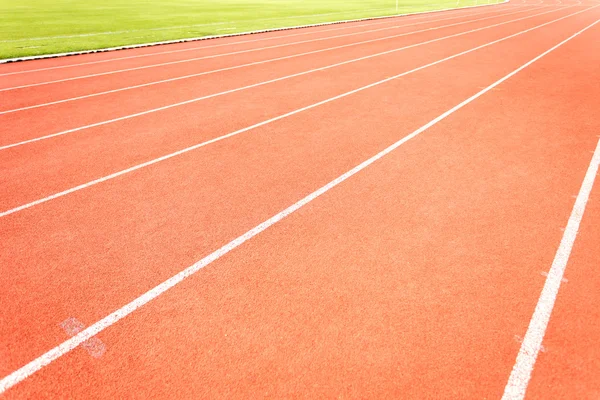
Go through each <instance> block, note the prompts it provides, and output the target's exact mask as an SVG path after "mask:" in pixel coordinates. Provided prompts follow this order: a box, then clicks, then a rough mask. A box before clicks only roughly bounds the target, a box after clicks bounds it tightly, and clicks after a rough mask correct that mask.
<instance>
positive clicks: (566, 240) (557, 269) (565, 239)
mask: <svg viewBox="0 0 600 400" xmlns="http://www.w3.org/2000/svg"><path fill="white" fill-rule="evenodd" d="M598 22H600V20H598V21H596V22H595V23H594V25H595V24H596V23H598ZM599 165H600V140H599V141H598V143H597V145H596V150H595V151H594V154H593V156H592V159H591V161H590V164H589V166H588V169H587V172H586V174H585V177H584V178H583V182H582V184H581V188H580V189H579V194H578V195H577V199H576V200H575V204H574V205H573V209H572V211H571V215H570V216H569V221H568V223H567V227H566V228H565V231H564V233H563V236H562V239H561V241H560V245H559V247H558V250H557V251H556V254H555V256H554V260H553V261H552V266H551V267H550V271H549V272H548V273H547V274H546V281H545V283H544V287H543V289H542V292H541V294H540V297H539V299H538V302H537V304H536V306H535V310H534V312H533V315H532V317H531V321H530V322H529V327H528V328H527V333H526V334H525V338H524V339H523V341H522V342H521V347H520V349H519V354H518V355H517V359H516V361H515V364H514V366H513V369H512V372H511V374H510V377H509V378H508V382H507V384H506V387H505V389H504V394H503V395H502V400H522V399H524V398H525V393H526V391H527V386H528V385H529V381H530V379H531V373H532V372H533V367H534V366H535V362H536V360H537V356H538V354H539V352H540V350H541V349H542V342H543V340H544V335H545V334H546V328H547V327H548V322H549V321H550V316H551V314H552V310H553V309H554V303H555V301H556V297H557V295H558V290H559V289H560V285H561V283H562V282H564V281H565V279H564V274H565V269H566V267H567V263H568V262H569V257H570V256H571V251H572V250H573V244H574V243H575V239H576V238H577V233H578V231H579V225H580V223H581V219H582V218H583V214H584V212H585V207H586V205H587V202H588V199H589V197H590V193H591V191H592V187H593V186H594V181H595V179H596V175H597V173H598V166H599Z"/></svg>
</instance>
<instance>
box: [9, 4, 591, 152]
mask: <svg viewBox="0 0 600 400" xmlns="http://www.w3.org/2000/svg"><path fill="white" fill-rule="evenodd" d="M567 8H569V7H565V8H564V9H567ZM560 10H563V9H560ZM560 10H551V11H546V12H543V13H540V14H535V15H530V16H527V17H523V18H518V19H514V20H510V21H505V22H501V23H498V24H494V25H488V26H485V27H482V28H477V29H473V30H470V31H466V32H461V33H457V34H454V35H450V36H444V37H441V38H436V39H432V40H428V41H426V42H421V43H416V44H412V45H409V46H405V47H400V48H397V49H393V50H388V51H384V52H381V53H376V54H371V55H368V56H364V57H360V58H355V59H352V60H347V61H343V62H340V63H337V64H331V65H326V66H324V67H320V68H315V69H311V70H308V71H303V72H298V73H296V74H292V75H286V76H282V77H279V78H275V79H271V80H268V81H263V82H259V83H254V84H251V85H247V86H242V87H239V88H235V89H230V90H226V91H224V92H218V93H213V94H210V95H206V96H202V97H197V98H194V99H190V100H185V101H182V102H179V103H174V104H170V105H167V106H162V107H158V108H153V109H150V110H146V111H141V112H138V113H135V114H130V115H126V116H123V117H118V118H113V119H110V120H106V121H101V122H96V123H93V124H89V125H84V126H80V127H78V128H72V129H68V130H65V131H61V132H57V133H52V134H49V135H45V136H39V137H36V138H33V139H27V140H23V141H21V142H16V143H11V144H7V145H3V146H0V151H3V150H8V149H11V148H14V147H19V146H23V145H27V144H30V143H35V142H39V141H42V140H48V139H52V138H55V137H59V136H63V135H66V134H69V133H74V132H79V131H82V130H85V129H90V128H96V127H99V126H104V125H108V124H112V123H115V122H119V121H125V120H128V119H132V118H137V117H140V116H144V115H148V114H152V113H155V112H159V111H164V110H169V109H171V108H176V107H180V106H184V105H188V104H193V103H196V102H199V101H202V100H206V99H211V98H214V97H218V96H222V95H226V94H231V93H236V92H239V91H242V90H247V89H251V88H256V87H259V86H264V85H268V84H271V83H274V82H281V81H284V80H287V79H291V78H295V77H299V76H303V75H308V74H311V73H314V72H318V71H325V70H328V69H331V68H335V67H339V66H341V65H347V64H351V63H354V62H358V61H363V60H367V59H371V58H374V57H379V56H382V55H387V54H392V53H395V52H398V51H403V50H406V49H410V48H415V47H419V46H423V45H426V44H429V43H434V42H439V41H442V40H446V39H450V38H454V37H458V36H463V35H466V34H469V33H473V32H479V31H482V30H485V29H490V28H494V27H497V26H501V25H505V24H509V23H512V22H516V21H521V20H524V19H528V18H533V17H536V16H539V15H543V14H548V13H552V12H555V11H560ZM584 11H586V10H582V11H579V12H577V13H575V14H569V15H567V16H564V17H561V18H558V19H556V20H553V21H550V22H547V23H545V24H542V25H538V26H536V27H535V28H533V29H537V28H538V27H542V26H545V25H547V24H550V23H554V22H557V21H560V20H562V19H564V18H568V17H570V16H572V15H576V14H578V13H581V12H584ZM522 32H527V31H522Z"/></svg>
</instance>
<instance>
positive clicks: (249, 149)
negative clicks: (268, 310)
mask: <svg viewBox="0 0 600 400" xmlns="http://www.w3.org/2000/svg"><path fill="white" fill-rule="evenodd" d="M590 14H591V15H587V16H585V15H582V16H580V17H579V18H576V19H573V20H571V22H570V23H569V24H568V26H563V25H560V26H554V27H552V29H547V30H546V31H545V34H538V35H531V36H530V37H522V38H520V40H518V43H519V47H518V48H515V42H517V41H513V42H512V43H503V44H501V45H498V46H496V47H494V48H493V49H492V48H490V49H488V50H486V51H482V52H480V53H477V54H472V55H471V56H469V57H465V58H464V59H462V58H461V59H456V60H455V61H453V62H452V63H453V64H452V66H447V65H444V66H439V67H437V68H431V69H428V70H424V71H421V72H420V73H419V74H418V76H417V74H415V75H414V76H413V77H412V78H411V79H408V80H401V81H400V80H399V81H394V82H393V83H390V84H389V85H384V86H380V87H378V88H377V89H376V90H373V91H371V92H370V93H368V95H367V94H366V95H365V96H356V97H348V98H346V99H344V101H342V102H340V103H335V104H334V103H331V104H329V105H327V106H326V107H323V108H319V109H316V110H315V111H314V112H311V113H310V115H307V114H305V115H299V116H298V117H297V118H294V120H293V121H290V120H288V121H281V122H280V123H277V124H273V125H271V126H269V127H265V128H264V129H261V134H260V135H254V136H252V137H250V136H246V137H239V138H238V140H236V141H235V143H222V144H220V145H218V146H215V147H214V148H211V149H210V151H206V152H202V154H189V155H188V156H186V157H185V158H182V159H180V160H178V161H177V162H173V163H168V164H163V165H162V166H161V168H160V169H154V170H152V171H151V170H146V171H140V173H138V174H136V176H135V177H133V176H132V177H131V178H132V179H131V181H130V182H129V184H127V185H125V184H124V182H123V181H119V182H117V181H115V182H111V183H109V184H107V185H105V186H104V187H102V188H94V189H92V190H90V191H89V192H87V193H86V194H85V196H82V197H81V196H72V197H68V198H65V199H64V200H61V202H60V203H58V202H57V203H53V204H49V205H45V206H43V207H39V208H36V209H32V210H31V212H27V213H23V214H17V215H14V216H10V217H8V218H7V219H4V220H3V229H5V230H6V231H5V232H4V234H5V236H6V237H7V240H5V241H3V242H2V244H3V245H4V246H6V247H7V249H9V250H7V251H4V249H3V251H2V252H1V253H0V254H2V257H6V260H3V261H2V262H3V264H6V265H7V266H8V268H9V272H10V273H9V274H8V276H9V277H10V278H9V279H14V280H16V281H18V283H19V284H18V285H17V284H13V283H12V282H10V281H7V282H3V284H5V285H6V287H5V288H4V287H3V290H2V291H0V293H2V295H3V296H6V299H11V301H7V302H4V301H3V303H6V304H8V307H7V309H6V319H7V321H6V322H5V324H3V325H2V332H1V335H2V337H10V338H11V340H10V341H3V342H6V343H11V349H13V351H11V349H4V352H5V353H7V354H8V355H7V357H6V358H5V360H7V361H6V364H9V365H8V366H7V367H8V368H10V367H11V366H12V367H13V368H15V366H17V367H18V366H20V365H22V364H23V363H24V362H27V361H29V360H30V359H31V358H33V357H35V356H37V355H39V354H40V353H41V352H43V351H45V350H47V349H48V348H50V347H51V346H54V345H55V344H56V343H58V342H60V341H62V340H64V332H63V331H62V330H61V329H60V327H58V325H57V324H59V323H60V322H61V321H63V320H64V319H66V318H68V317H72V316H74V317H76V318H78V319H79V320H81V321H84V322H85V323H88V324H89V323H91V322H92V321H95V320H97V319H98V317H99V316H102V315H105V313H106V310H112V309H115V308H117V307H120V306H121V305H122V304H123V302H125V301H128V300H129V299H131V296H132V294H133V293H136V292H139V291H143V290H145V289H144V288H148V287H149V286H151V285H152V283H153V282H160V281H162V280H164V279H165V276H170V275H171V274H172V273H173V272H174V271H175V272H176V271H178V270H179V269H180V268H181V266H182V265H189V264H190V261H193V260H196V259H198V258H199V257H201V256H202V255H204V254H207V253H209V252H210V251H212V250H214V248H216V247H218V246H219V245H220V244H222V243H224V242H226V241H227V240H230V239H231V238H232V237H235V236H236V235H239V234H240V233H242V232H244V231H245V230H247V229H249V228H250V227H252V226H254V225H255V224H256V223H258V222H260V221H261V220H264V219H265V218H266V217H268V216H269V215H273V213H274V212H277V211H279V210H281V209H282V208H284V207H285V206H287V205H289V204H291V203H292V202H294V201H296V200H297V199H298V198H300V197H302V196H303V195H305V194H306V193H308V192H310V191H311V190H314V188H315V187H318V186H319V185H322V184H323V183H325V182H327V181H329V180H330V179H332V178H333V177H335V176H337V175H339V173H340V172H343V171H345V170H347V169H348V168H349V167H351V166H353V165H356V163H357V162H360V161H361V160H364V159H365V158H366V157H369V156H370V155H372V154H373V153H375V152H377V151H379V150H380V149H381V148H382V147H383V146H385V145H387V144H389V143H391V142H393V141H395V140H397V139H398V137H399V135H400V136H401V135H402V133H401V132H404V134H406V133H408V132H410V131H411V130H412V129H414V128H416V127H418V126H420V125H421V124H422V123H423V122H424V121H426V120H427V119H429V118H433V117H435V116H436V115H439V113H440V112H443V111H445V110H446V109H447V108H448V107H449V106H452V105H454V104H456V102H457V101H461V100H462V99H464V98H466V97H468V96H470V95H471V94H473V93H474V92H476V91H477V90H478V89H477V88H478V87H479V86H481V85H486V84H489V82H490V81H493V80H494V79H497V78H499V77H501V76H503V75H504V74H505V73H507V72H508V71H510V68H511V67H513V68H514V67H515V66H518V65H519V63H522V62H523V61H526V60H528V59H530V58H531V56H532V54H533V53H534V52H535V51H539V50H540V49H543V50H545V49H546V48H547V47H548V46H547V45H548V44H550V43H552V44H555V43H556V41H557V37H561V35H562V38H564V36H565V32H564V31H569V30H570V31H571V32H570V33H573V31H575V30H576V29H575V28H574V27H573V26H574V25H576V26H579V27H581V26H583V25H584V24H585V23H589V22H590V20H593V19H594V18H597V17H598V16H597V13H596V14H592V13H590ZM569 28H570V29H569ZM527 38H528V39H527ZM525 39H527V40H525ZM545 45H546V46H545ZM544 46H545V47H544ZM498 60H503V62H502V63H499V62H498ZM459 77H460V78H461V79H458V78H459ZM424 82H426V83H427V85H430V86H428V88H427V89H424V87H423V84H424ZM487 107H490V106H489V105H488V106H487ZM519 107H522V104H517V105H515V108H514V110H519V111H520V110H522V108H519ZM494 108H495V107H493V105H492V106H491V107H490V108H489V109H490V110H493V109H494ZM369 110H378V112H377V113H373V112H371V111H369ZM398 120H400V121H402V125H401V127H399V126H398V123H397V121H398ZM465 121H469V122H468V123H467V124H466V125H467V127H468V129H465V130H464V131H463V130H460V129H462V128H463V126H462V125H464V124H465V123H466V122H465ZM502 121H504V120H502ZM513 122H514V121H504V123H506V124H512V123H513ZM459 125H460V129H459V130H458V131H459V132H464V133H465V134H468V135H467V136H468V137H472V136H473V133H474V132H473V131H472V130H473V129H479V127H478V126H477V125H476V124H473V123H472V115H468V116H467V117H466V118H465V120H463V121H462V122H461V124H459ZM332 127H335V129H332ZM374 127H377V129H373V128H374ZM399 130H401V132H399ZM282 131H285V132H286V133H287V135H281V132H282ZM492 136H494V137H495V136H498V135H495V132H494V134H493V135H492ZM500 136H502V135H500ZM503 137H504V136H502V137H501V138H503ZM512 139H514V138H512ZM428 146H429V144H428ZM492 148H493V146H492ZM459 150H460V151H458V150H457V153H459V155H460V154H463V152H462V150H461V148H459ZM474 151H475V152H476V153H477V152H478V153H479V154H480V155H479V158H481V157H484V156H485V154H486V153H485V152H483V151H482V149H481V148H477V149H475V150H474ZM423 154H426V155H427V153H423V149H417V151H416V152H414V153H412V156H413V162H414V161H415V160H414V157H420V158H419V159H422V160H423V161H419V162H417V163H416V164H415V165H412V166H411V167H410V168H409V169H408V170H407V171H409V173H408V177H410V176H412V174H411V171H413V170H417V171H421V173H417V174H416V175H417V176H418V180H417V181H416V182H417V183H418V182H419V181H422V180H423V179H424V175H423V174H425V173H426V170H427V168H424V166H427V165H434V164H432V160H429V159H427V157H423ZM452 154H454V153H452ZM506 154H509V153H508V152H507V153H506ZM464 155H465V157H466V156H470V155H471V153H464ZM403 157H404V155H403ZM409 158H410V157H407V158H406V160H407V162H409V164H410V160H409ZM554 159H555V158H551V159H550V161H552V160H554ZM402 160H404V158H402ZM403 162H404V161H402V162H401V163H400V164H401V165H400V166H401V167H403V166H406V167H407V168H408V165H405V164H403ZM499 165H500V164H499ZM572 165H575V164H572ZM411 168H412V169H411ZM443 170H444V171H445V170H446V168H443ZM476 170H477V172H479V170H478V169H476ZM574 170H575V168H574ZM457 171H458V170H457ZM544 171H546V170H544ZM572 173H575V172H572ZM568 176H569V174H565V177H568ZM298 177H302V179H298ZM290 182H294V183H295V184H294V185H290ZM393 183H394V185H397V184H398V183H397V180H393ZM408 183H409V184H408V185H407V186H406V187H407V188H413V189H414V190H416V191H417V195H419V193H421V192H419V190H417V188H419V187H420V186H419V184H414V183H411V182H408ZM485 183H486V184H487V183H489V181H486V182H485ZM431 184H433V185H434V186H435V185H437V184H438V182H437V179H433V180H432V181H431ZM205 187H210V188H211V190H210V191H206V190H204V188H205ZM395 187H396V186H395ZM564 187H565V188H566V187H568V185H565V186H564ZM428 194H429V193H428V192H427V191H424V192H422V193H421V194H420V195H421V196H427V195H428ZM469 200H471V199H469ZM361 203H362V204H363V205H364V204H366V203H364V199H361ZM478 204H479V203H478ZM396 205H397V203H394V207H395V206H396ZM446 207H447V206H446V205H444V208H443V209H446ZM377 208H378V207H376V208H374V210H376V209H377ZM382 215H385V213H383V214H382ZM431 217H432V218H433V214H432V216H431ZM504 217H506V214H505V215H504ZM434 219H435V218H434ZM411 221H414V220H411ZM542 221H543V222H544V223H551V221H550V219H549V218H543V219H542ZM326 226H328V225H326ZM374 226H376V224H375V225H374ZM479 228H480V227H477V229H479ZM399 229H403V230H405V229H406V226H401V227H399ZM428 229H431V226H429V228H428ZM289 232H293V231H289ZM469 232H471V231H469ZM471 233H472V232H471ZM366 237H368V235H367V236H366ZM357 239H359V237H358V236H357ZM434 239H435V237H434ZM436 240H437V239H436ZM324 243H326V241H325V242H324ZM432 243H434V242H432ZM544 243H546V242H544ZM25 247H27V248H28V252H27V253H22V252H21V253H16V252H12V253H11V251H10V249H22V248H25ZM275 248H279V247H275ZM334 248H335V247H331V249H334ZM425 248H426V247H425ZM251 253H252V252H251ZM259 254H260V253H252V255H251V257H258V256H259ZM268 254H272V255H276V254H274V253H273V252H272V251H270V252H268ZM283 254H286V252H285V251H284V253H283ZM288 254H293V253H288ZM413 254H414V253H413ZM408 258H410V257H408ZM40 260H44V266H45V268H43V269H40V268H39V262H40ZM5 261H6V262H5ZM248 262H250V260H248ZM298 266H299V267H300V266H301V263H299V264H298ZM241 278H242V279H244V278H243V277H241ZM282 282H285V281H282ZM282 287H283V286H282ZM4 289H6V290H4ZM507 293H508V292H507ZM15 299H18V300H16V301H15ZM9 319H10V320H9ZM103 340H104V339H103ZM104 341H105V340H104ZM105 342H106V341H105ZM107 343H108V342H107ZM111 343H113V344H109V345H110V346H113V345H114V342H111ZM348 348H350V347H348ZM16 349H18V351H14V350H16ZM113 354H114V353H113ZM130 354H134V353H130ZM135 354H137V353H135ZM103 360H106V359H103ZM244 362H245V361H244ZM102 365H103V366H106V365H104V364H102ZM113 365H114V364H113ZM174 365H175V364H174ZM8 368H7V369H8ZM50 368H52V367H50ZM3 372H4V371H3ZM6 372H9V371H6ZM340 376H342V375H340ZM105 377H110V374H109V375H105ZM133 383H135V382H133ZM48 387H49V388H52V385H50V386H48ZM123 387H126V386H123ZM110 388H111V387H108V389H110ZM112 388H113V389H114V387H112ZM218 388H219V387H218V386H215V390H220V389H218ZM23 390H26V389H23ZM23 393H29V392H23ZM140 393H142V392H140Z"/></svg>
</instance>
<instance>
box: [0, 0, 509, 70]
mask: <svg viewBox="0 0 600 400" xmlns="http://www.w3.org/2000/svg"><path fill="white" fill-rule="evenodd" d="M490 1H491V2H498V1H500V0H490ZM476 2H478V3H479V4H481V3H487V2H488V0H459V3H457V1H456V0H450V1H448V0H412V1H411V2H407V1H406V0H400V4H399V12H400V13H407V12H417V11H426V10H434V9H441V8H449V7H455V6H456V5H457V4H458V5H459V6H467V5H473V4H475V3H476ZM434 3H435V4H434ZM395 13H396V2H395V0H0V59H3V58H12V57H21V56H30V55H40V54H51V53H62V52H68V51H78V50H89V49H99V48H106V47H113V46H121V45H128V44H138V43H148V42H156V41H163V40H172V39H181V38H189V37H199V36H207V35H219V34H227V33H235V32H245V31H250V30H257V29H266V28H277V27H286V26H295V25H305V24H311V23H318V22H329V21H337V20H344V19H355V18H362V17H374V16H384V15H392V14H395Z"/></svg>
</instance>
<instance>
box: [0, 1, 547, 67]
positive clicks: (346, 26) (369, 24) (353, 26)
mask: <svg viewBox="0 0 600 400" xmlns="http://www.w3.org/2000/svg"><path fill="white" fill-rule="evenodd" d="M515 8H516V7H515ZM518 8H527V9H536V8H538V7H528V6H519V7H518ZM467 11H468V13H467V12H464V13H461V14H458V13H456V12H453V13H451V14H452V17H448V18H441V19H429V18H431V17H432V16H434V17H435V15H433V14H432V13H428V14H425V15H418V16H415V17H414V18H411V19H410V20H409V22H410V21H415V20H424V19H427V20H426V21H422V22H421V23H422V24H427V23H431V22H436V21H444V20H447V19H457V18H465V17H470V16H478V15H487V14H491V13H492V12H496V11H485V10H484V11H481V12H477V13H475V12H473V10H467ZM411 15H412V14H408V15H406V17H409V16H411ZM361 21H362V20H361ZM363 22H365V23H364V24H360V25H358V24H351V23H347V24H346V23H343V24H342V23H339V24H337V25H342V26H340V27H336V28H331V29H323V30H319V31H308V32H301V33H294V34H289V35H281V36H269V37H261V38H259V39H252V40H242V41H239V42H231V43H220V44H215V45H211V46H196V47H187V48H184V49H177V50H166V51H156V52H152V53H148V54H136V55H132V56H125V57H115V58H110V59H106V60H95V61H88V62H81V63H75V64H66V65H57V66H53V67H45V68H37V69H29V70H24V71H13V72H7V73H3V74H0V76H8V75H18V74H26V73H30V72H40V71H48V70H54V69H63V68H71V67H79V66H82V65H93V64H102V63H107V62H112V61H121V60H130V59H134V58H143V57H153V56H158V55H164V54H174V53H182V52H188V51H197V50H204V49H212V48H216V47H226V46H235V45H240V44H247V43H255V42H262V41H267V40H275V39H287V38H291V37H296V36H305V35H318V34H321V33H324V32H332V31H339V30H346V29H356V28H363V27H372V26H377V25H383V24H388V23H390V21H388V19H387V18H386V19H385V20H382V21H375V22H373V21H372V20H365V21H363ZM412 25H417V24H409V25H396V26H395V27H405V26H412ZM392 28H393V27H392ZM0 62H1V60H0Z"/></svg>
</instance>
